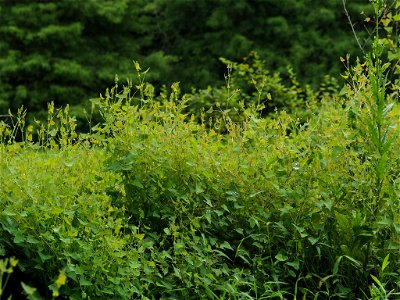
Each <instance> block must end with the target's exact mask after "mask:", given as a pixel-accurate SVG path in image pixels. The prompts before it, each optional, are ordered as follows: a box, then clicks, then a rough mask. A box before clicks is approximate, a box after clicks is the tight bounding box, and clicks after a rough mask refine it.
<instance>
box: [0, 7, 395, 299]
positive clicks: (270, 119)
mask: <svg viewBox="0 0 400 300" xmlns="http://www.w3.org/2000/svg"><path fill="white" fill-rule="evenodd" d="M378 13H379V11H377V16H378V17H379V14H378ZM381 46H382V43H379V39H376V44H375V45H374V50H373V53H372V54H371V56H369V57H368V58H367V59H366V61H365V62H359V63H358V64H357V65H356V66H355V67H349V66H348V68H347V72H346V74H345V75H344V76H345V77H346V78H347V79H348V84H346V86H345V87H344V88H343V89H342V90H341V91H338V90H337V88H335V84H334V83H332V82H330V81H329V80H327V84H326V85H325V86H324V87H322V88H321V89H320V91H318V92H315V91H314V92H313V91H312V90H311V89H305V90H302V89H301V88H300V87H299V86H298V85H297V83H296V80H295V78H294V77H293V78H292V85H291V86H290V87H285V86H284V85H283V84H282V82H281V81H280V80H279V78H278V77H276V76H275V75H270V74H269V73H268V72H267V71H265V70H263V69H262V63H261V62H260V61H259V60H258V58H257V56H254V64H253V65H252V64H250V65H247V64H237V65H230V66H231V68H232V73H229V75H228V76H227V81H228V83H229V86H228V87H227V88H226V89H223V88H221V89H214V90H209V91H211V92H212V93H215V94H214V95H216V94H219V95H224V96H221V97H222V98H221V99H225V102H223V101H222V102H221V103H220V105H219V106H212V105H211V104H207V105H209V106H210V107H208V108H207V110H200V109H198V108H197V107H196V105H198V101H203V102H204V103H209V102H207V101H209V100H210V99H211V98H209V97H210V95H212V93H211V94H207V92H204V91H203V92H199V93H195V92H194V93H192V94H191V95H186V96H182V97H181V96H180V90H179V85H178V84H174V85H173V86H172V87H171V90H170V92H167V90H166V89H164V90H163V91H162V93H161V95H160V96H155V94H154V88H152V87H151V86H150V85H148V84H146V83H145V82H144V81H143V80H140V82H139V83H138V84H137V85H134V84H133V83H131V82H128V83H127V84H126V85H125V86H122V87H121V85H120V84H118V82H116V84H115V86H114V87H112V88H111V89H109V90H107V91H106V93H104V95H103V96H101V97H99V98H98V99H93V100H92V103H93V110H98V112H99V113H100V115H101V116H102V118H103V122H102V123H100V124H98V125H95V126H92V128H91V130H90V132H88V133H85V134H77V133H76V132H75V127H76V125H75V124H76V123H75V119H74V118H73V117H71V116H70V115H69V111H68V108H64V109H56V108H54V105H52V104H50V105H49V107H48V108H49V115H48V119H47V121H46V122H39V121H37V122H34V123H33V124H32V125H29V126H25V121H24V116H25V111H24V110H23V109H21V110H20V111H19V112H18V114H17V116H15V117H12V118H11V119H12V120H14V123H9V124H6V123H5V122H1V123H0V141H1V142H0V155H1V156H0V205H1V207H2V211H1V212H0V255H1V256H2V257H11V256H15V257H16V258H17V259H18V264H17V265H16V264H15V263H13V265H12V266H13V267H16V268H18V270H19V271H20V272H19V274H16V275H15V276H11V277H10V279H9V281H8V283H7V284H8V285H10V284H11V285H13V286H18V285H19V282H20V281H23V282H25V283H24V284H23V285H22V287H21V291H22V292H24V293H25V294H27V295H28V297H30V298H31V299H38V298H39V297H40V296H39V294H41V295H45V297H46V298H50V297H58V296H59V295H60V294H61V295H63V296H65V297H68V298H71V299H94V298H100V299H109V298H115V299H132V298H133V299H136V298H138V299H139V298H141V299H198V298H210V299H330V298H331V299H337V298H345V299H392V298H395V297H397V296H396V295H398V292H399V289H400V286H399V285H400V283H399V281H398V276H399V275H398V274H399V272H400V270H399V267H398V266H399V263H400V256H399V252H398V249H399V247H400V238H399V236H400V235H399V231H400V212H399V199H400V179H399V174H400V162H399V159H398V158H399V157H400V139H399V138H398V136H399V133H400V128H399V124H400V105H399V103H398V101H397V98H396V97H397V94H396V92H395V91H396V90H397V89H396V88H397V86H396V83H393V86H391V88H390V89H389V88H388V85H389V81H388V79H387V77H386V74H387V72H388V66H389V65H386V64H384V63H383V62H382V60H383V59H382V55H383V52H382V51H381ZM343 61H344V62H346V60H345V59H343ZM135 67H136V70H137V72H139V75H140V76H139V78H143V77H142V73H141V69H140V66H139V65H138V64H135ZM235 72H238V73H237V75H235ZM246 72H248V73H246ZM246 74H252V75H251V76H253V77H250V79H249V77H248V76H247V75H246ZM241 76H242V77H241ZM243 76H244V77H243ZM249 76H250V75H249ZM243 80H248V81H247V83H248V82H250V81H251V82H252V84H253V86H252V87H250V88H249V90H247V91H244V90H243V88H241V89H240V90H238V89H237V88H239V87H240V84H243V85H244V86H246V85H247V83H246V81H243ZM249 80H250V81H249ZM329 82H330V83H329ZM391 91H392V92H391ZM393 91H394V92H393ZM225 96H227V97H225ZM224 97H225V98H224ZM274 97H276V101H277V102H279V101H280V103H282V107H286V110H282V109H278V110H276V111H275V112H270V111H268V104H269V103H268V101H273V99H274ZM271 99H272V100H271ZM239 100H244V101H243V102H241V103H240V102H239ZM289 100H290V101H289ZM291 100H293V101H294V100H296V101H294V102H293V101H291ZM288 105H291V106H290V107H288ZM302 106H303V107H304V108H302ZM265 109H267V111H268V112H269V114H268V115H267V116H266V117H265V114H266V110H265ZM10 262H11V261H10ZM12 262H14V261H12ZM2 265H4V266H5V265H6V263H3V264H2ZM5 270H8V269H7V268H6V269H5ZM7 272H8V271H7ZM8 273H10V272H8ZM2 274H3V273H2ZM2 279H3V278H0V283H2V282H3V281H2ZM6 280H8V275H7V279H6ZM27 284H29V285H27ZM30 285H32V286H36V287H37V290H34V289H33V288H31V287H30ZM3 287H4V286H3V285H2V286H1V288H0V291H1V292H3ZM15 293H18V291H16V292H15ZM35 297H36V298H35Z"/></svg>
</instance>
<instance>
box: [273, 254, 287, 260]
mask: <svg viewBox="0 0 400 300" xmlns="http://www.w3.org/2000/svg"><path fill="white" fill-rule="evenodd" d="M275 258H276V259H277V260H278V261H287V259H288V256H287V255H285V254H283V253H282V252H279V253H278V254H277V255H275Z"/></svg>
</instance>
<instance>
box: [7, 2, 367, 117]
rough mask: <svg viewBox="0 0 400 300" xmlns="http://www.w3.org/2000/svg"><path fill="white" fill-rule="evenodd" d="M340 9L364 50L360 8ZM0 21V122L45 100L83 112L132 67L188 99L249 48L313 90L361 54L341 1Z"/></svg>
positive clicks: (144, 6)
mask: <svg viewBox="0 0 400 300" xmlns="http://www.w3.org/2000/svg"><path fill="white" fill-rule="evenodd" d="M310 7H312V9H310ZM347 9H348V11H349V13H350V14H351V16H352V18H353V20H352V21H353V23H354V24H355V29H356V30H357V32H358V34H359V38H360V41H361V43H362V44H363V46H365V47H366V48H367V46H366V43H365V40H366V39H367V38H368V34H367V32H366V31H365V30H364V25H365V24H367V23H365V22H364V21H363V19H364V16H361V15H360V12H361V11H363V10H364V11H365V13H366V14H368V11H370V9H369V5H368V3H367V1H366V0H352V1H348V4H347ZM0 14H1V15H0V18H1V22H0V37H1V38H0V115H2V114H5V113H6V112H7V110H8V108H12V109H14V110H16V109H18V108H19V107H20V106H21V105H24V106H25V107H26V108H28V109H29V111H30V112H33V111H41V110H45V109H46V103H48V102H50V101H55V103H56V105H66V104H69V105H71V108H74V107H75V106H81V105H82V104H84V103H86V102H87V100H88V99H89V98H93V97H97V96H98V92H99V91H101V90H102V89H103V88H104V87H105V86H109V85H110V84H112V82H113V80H114V76H115V74H118V75H119V77H120V78H122V79H123V80H125V79H126V78H130V77H131V74H132V60H138V61H140V62H141V64H142V65H143V66H144V67H145V68H148V67H150V68H151V72H150V73H148V75H147V80H149V81H150V82H152V83H153V84H156V86H157V87H159V86H161V85H162V84H164V83H165V84H167V85H168V86H169V85H171V84H172V83H173V82H176V81H180V82H182V86H183V87H184V89H185V90H186V91H189V90H190V88H191V87H192V86H195V87H196V88H198V89H199V88H206V87H207V85H212V86H215V85H218V84H220V83H222V82H223V74H224V72H225V66H224V64H222V63H221V62H220V61H219V57H225V58H227V59H229V60H233V61H241V60H242V58H243V57H246V56H247V55H248V54H249V53H250V52H251V51H253V50H255V51H257V52H258V53H259V54H260V57H261V58H262V59H263V60H265V61H266V67H267V68H268V69H272V70H275V71H279V72H283V73H284V72H285V70H286V69H285V68H286V66H287V65H289V64H290V65H291V66H292V67H293V69H294V70H295V72H296V73H298V75H299V78H300V79H301V81H302V82H303V83H310V84H311V83H312V84H315V85H318V84H320V80H321V78H322V77H323V75H332V76H338V74H339V67H338V66H339V65H338V63H337V62H338V57H339V56H344V55H345V54H346V53H351V54H352V55H354V57H355V56H357V55H360V54H361V52H360V50H359V48H358V46H357V43H356V41H355V39H354V37H353V35H352V33H351V28H350V26H349V24H348V23H349V22H348V20H347V18H346V16H345V14H344V10H343V5H342V1H341V0H331V1H319V0H302V1H298V0H285V1H284V3H282V1H280V0H268V1H250V0H223V1H214V0H207V1H196V0H190V1H188V0H174V1H170V0H151V1H149V0H117V1H105V0H88V1H83V2H82V1H78V0H72V1H71V0H57V1H48V0H46V1H10V0H4V1H2V2H1V11H0ZM78 111H79V110H77V109H75V113H77V112H78Z"/></svg>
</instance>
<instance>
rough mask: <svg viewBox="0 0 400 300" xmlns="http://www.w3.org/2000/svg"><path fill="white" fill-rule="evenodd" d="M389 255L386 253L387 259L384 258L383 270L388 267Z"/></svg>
mask: <svg viewBox="0 0 400 300" xmlns="http://www.w3.org/2000/svg"><path fill="white" fill-rule="evenodd" d="M389 255H390V254H388V255H386V257H385V259H384V260H383V263H382V272H383V271H384V270H385V269H386V267H387V266H388V265H389Z"/></svg>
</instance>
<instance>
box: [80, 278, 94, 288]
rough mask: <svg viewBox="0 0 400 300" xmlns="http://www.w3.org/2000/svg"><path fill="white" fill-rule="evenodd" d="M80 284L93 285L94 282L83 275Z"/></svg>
mask: <svg viewBox="0 0 400 300" xmlns="http://www.w3.org/2000/svg"><path fill="white" fill-rule="evenodd" d="M79 284H80V285H81V286H91V285H93V283H92V282H91V281H89V280H87V279H85V278H84V277H83V276H81V278H79Z"/></svg>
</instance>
